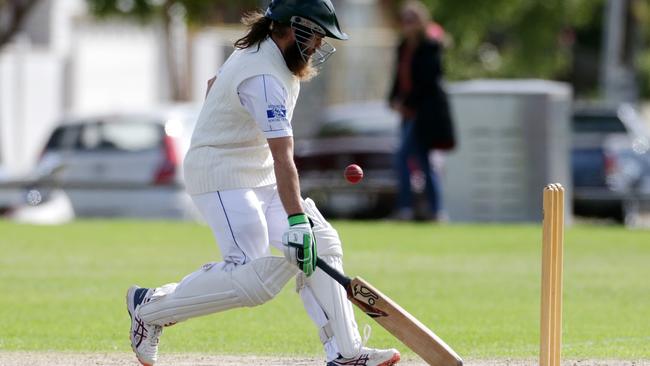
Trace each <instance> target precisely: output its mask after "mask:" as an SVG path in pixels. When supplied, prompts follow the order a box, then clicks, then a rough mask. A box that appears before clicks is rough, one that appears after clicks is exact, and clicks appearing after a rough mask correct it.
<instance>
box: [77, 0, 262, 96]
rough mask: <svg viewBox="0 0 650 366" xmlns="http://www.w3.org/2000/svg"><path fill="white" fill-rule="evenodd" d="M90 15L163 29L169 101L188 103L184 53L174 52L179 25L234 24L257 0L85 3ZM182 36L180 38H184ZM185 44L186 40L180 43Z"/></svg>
mask: <svg viewBox="0 0 650 366" xmlns="http://www.w3.org/2000/svg"><path fill="white" fill-rule="evenodd" d="M86 2H87V3H88V5H89V9H90V11H91V13H92V14H94V15H95V16H97V17H99V18H104V19H105V18H111V17H122V18H131V19H134V20H137V21H139V22H143V23H151V22H153V23H158V24H160V25H161V26H162V30H163V33H164V40H165V55H166V66H167V71H168V79H169V85H170V90H171V99H172V100H176V101H183V100H189V98H190V88H189V79H188V75H189V71H188V70H187V69H186V66H187V64H188V60H187V57H188V55H187V53H186V52H177V47H176V46H177V45H178V37H179V35H178V34H175V33H174V30H175V29H177V28H175V27H174V26H175V25H178V24H179V23H184V24H187V25H189V27H190V28H189V29H190V31H191V30H192V29H194V28H195V27H200V26H204V25H210V24H216V23H221V22H236V21H238V20H239V18H240V17H241V14H242V12H243V11H246V10H251V9H254V8H255V7H256V6H258V5H259V4H260V1H259V0H86ZM184 36H185V35H180V37H184ZM181 42H183V43H184V44H186V43H187V39H185V40H182V41H181Z"/></svg>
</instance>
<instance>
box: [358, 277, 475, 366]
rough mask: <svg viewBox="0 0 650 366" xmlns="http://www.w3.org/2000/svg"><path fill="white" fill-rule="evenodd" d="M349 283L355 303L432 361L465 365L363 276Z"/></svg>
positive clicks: (437, 364) (439, 364)
mask: <svg viewBox="0 0 650 366" xmlns="http://www.w3.org/2000/svg"><path fill="white" fill-rule="evenodd" d="M346 287H347V288H346V290H347V292H348V298H349V299H350V301H351V302H352V303H353V304H355V305H356V306H357V307H359V308H360V309H361V310H363V311H364V312H365V313H366V314H367V315H368V316H370V317H372V318H373V319H374V320H375V321H376V322H377V323H379V325H381V326H382V327H384V328H385V329H386V330H387V331H389V332H390V333H391V334H392V335H393V336H395V338H397V339H399V340H400V341H401V342H402V343H404V345H405V346H407V347H408V348H410V349H411V350H413V351H414V352H415V353H417V354H418V355H419V356H420V357H422V359H423V360H424V361H426V362H427V363H428V364H429V365H435V366H462V364H463V360H462V359H461V358H460V356H458V354H456V352H454V350H453V349H451V347H449V346H448V345H447V344H446V343H445V342H444V341H443V340H442V339H440V337H438V336H437V335H436V334H435V333H434V332H433V331H431V330H430V329H429V328H427V327H426V326H425V325H424V324H422V323H421V322H420V321H419V320H417V319H416V318H415V317H414V316H413V315H411V314H409V312H408V311H406V310H404V309H403V308H402V307H401V306H399V305H398V304H397V303H396V302H394V301H393V300H391V299H390V298H389V297H388V296H386V295H384V294H383V293H381V292H380V291H379V290H377V289H376V288H374V287H373V286H372V285H371V284H370V283H368V282H367V281H365V280H364V279H363V278H361V277H354V278H352V279H351V280H350V282H349V284H348V286H346Z"/></svg>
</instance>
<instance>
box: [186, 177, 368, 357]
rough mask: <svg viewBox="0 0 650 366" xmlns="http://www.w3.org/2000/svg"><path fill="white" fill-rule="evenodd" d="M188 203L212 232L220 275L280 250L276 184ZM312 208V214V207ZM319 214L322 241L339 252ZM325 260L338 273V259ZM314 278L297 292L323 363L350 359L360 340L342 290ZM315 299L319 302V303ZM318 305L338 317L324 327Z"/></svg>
mask: <svg viewBox="0 0 650 366" xmlns="http://www.w3.org/2000/svg"><path fill="white" fill-rule="evenodd" d="M192 200H193V201H194V203H195V204H196V206H197V207H198V209H199V211H200V212H201V214H202V215H203V217H204V219H205V220H206V222H207V223H208V225H209V226H210V228H211V229H212V232H213V234H214V237H215V239H216V241H217V244H218V245H219V249H220V250H221V253H222V255H223V260H224V262H223V263H220V264H219V266H223V267H222V268H223V270H224V271H230V270H232V269H233V268H235V267H237V266H239V265H242V264H246V263H249V262H250V261H252V260H255V259H258V258H262V257H268V256H269V255H271V252H270V246H271V245H272V246H274V247H276V248H277V249H279V250H280V251H283V245H282V235H283V234H284V232H285V231H286V230H287V229H288V221H287V213H286V212H285V210H284V207H283V206H282V202H281V201H280V196H279V194H278V191H277V186H276V185H270V186H265V187H260V188H253V189H233V190H225V191H218V192H210V193H205V194H198V195H193V196H192ZM312 204H313V203H312ZM313 207H314V210H315V206H313ZM317 215H318V216H319V217H318V224H319V228H323V224H324V225H325V226H327V228H324V229H323V232H324V233H326V234H324V237H323V239H324V240H323V241H325V242H334V243H335V246H338V248H335V250H338V251H340V241H339V239H338V234H336V231H335V230H334V229H333V228H332V227H331V226H330V225H329V223H327V222H326V221H325V219H324V218H323V217H322V216H321V215H320V213H318V214H317ZM319 232H320V231H319ZM330 239H331V240H330ZM323 244H325V243H323ZM324 246H325V245H324ZM327 258H328V259H329V260H333V261H334V262H330V264H331V265H334V266H335V267H338V268H339V269H341V270H342V260H341V258H340V256H338V257H327ZM332 258H333V259H332ZM299 277H301V274H299ZM302 277H304V276H302ZM302 277H301V278H302ZM312 277H314V278H312V279H310V281H309V282H312V283H315V284H312V286H311V288H305V287H304V284H303V286H302V287H301V286H300V283H301V282H304V281H298V287H299V288H301V290H300V297H301V299H302V301H303V304H304V307H305V310H306V311H307V313H308V314H309V316H310V318H311V319H312V320H313V321H314V323H315V324H316V326H317V327H318V329H319V335H320V338H321V341H322V342H323V346H324V349H325V353H326V355H327V360H328V361H331V360H333V359H335V358H337V357H338V356H339V354H348V356H347V357H350V356H349V355H350V354H353V353H355V352H356V351H358V350H359V347H361V340H360V337H359V335H358V334H359V333H358V329H357V325H356V322H355V321H354V312H353V310H352V306H351V304H350V303H349V302H348V301H347V299H346V298H345V291H344V290H343V289H342V287H340V286H339V285H338V284H337V283H336V282H334V280H331V279H329V277H327V276H326V275H325V274H324V273H322V272H320V271H319V273H316V274H314V275H312ZM299 279H300V278H299ZM314 281H315V282H314ZM314 291H316V293H314ZM323 297H324V298H327V299H330V303H328V304H324V303H323V301H326V300H322V299H323ZM316 298H321V301H320V304H319V301H318V300H316ZM322 306H325V309H328V310H327V311H328V312H329V313H330V314H332V315H335V316H330V318H332V317H333V318H336V321H335V322H334V324H333V325H328V323H331V322H329V321H328V317H327V316H326V315H325V311H324V309H323V307H322ZM329 320H333V319H329ZM332 326H333V327H334V330H333V333H334V334H338V336H337V337H338V338H339V342H338V343H337V342H336V340H335V338H334V337H332V330H331V329H330V328H331V327H332ZM328 329H329V330H328ZM337 344H339V345H340V346H338V345H337Z"/></svg>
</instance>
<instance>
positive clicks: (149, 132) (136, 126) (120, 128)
mask: <svg viewBox="0 0 650 366" xmlns="http://www.w3.org/2000/svg"><path fill="white" fill-rule="evenodd" d="M99 126H100V129H101V130H100V136H101V143H100V148H102V149H116V150H122V151H142V150H148V149H155V148H158V147H159V146H161V144H162V138H163V136H162V131H161V130H162V127H161V126H159V125H157V124H154V123H146V122H126V121H124V122H118V123H100V125H99Z"/></svg>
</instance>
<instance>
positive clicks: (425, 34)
mask: <svg viewBox="0 0 650 366" xmlns="http://www.w3.org/2000/svg"><path fill="white" fill-rule="evenodd" d="M400 22H401V32H402V39H401V41H400V43H399V46H398V47H397V63H396V67H395V73H394V82H393V87H392V88H391V92H390V96H389V102H390V106H391V108H393V109H394V110H396V111H398V112H399V113H400V115H401V117H402V125H401V140H400V145H399V149H398V150H397V152H396V155H395V157H396V159H395V169H396V172H397V176H398V181H399V191H398V199H397V207H396V211H395V214H394V215H393V218H395V219H399V220H412V219H415V218H416V217H415V216H416V215H415V210H414V208H413V207H414V206H413V193H412V191H411V171H412V168H413V167H414V166H413V164H412V162H415V163H417V165H418V166H419V168H420V170H421V171H422V173H423V175H424V178H425V191H426V197H427V200H428V205H429V210H430V213H429V215H428V216H427V217H426V218H429V219H431V220H434V221H435V220H439V219H440V218H441V217H440V215H441V210H442V199H441V195H440V182H439V179H438V176H437V174H436V172H435V171H434V170H433V169H432V168H431V164H430V161H429V152H430V151H431V150H432V149H439V150H451V149H453V148H454V146H455V143H456V141H455V136H454V129H453V123H452V120H451V116H450V112H449V104H448V101H447V95H446V93H445V91H444V89H443V87H442V84H441V79H442V76H443V71H442V61H441V53H442V40H443V39H444V38H445V34H444V30H442V27H440V26H439V25H437V24H436V23H433V22H431V20H430V15H429V10H428V9H427V7H426V6H425V5H424V4H422V3H421V2H419V1H408V2H406V4H405V5H404V7H403V8H402V11H401V13H400Z"/></svg>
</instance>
